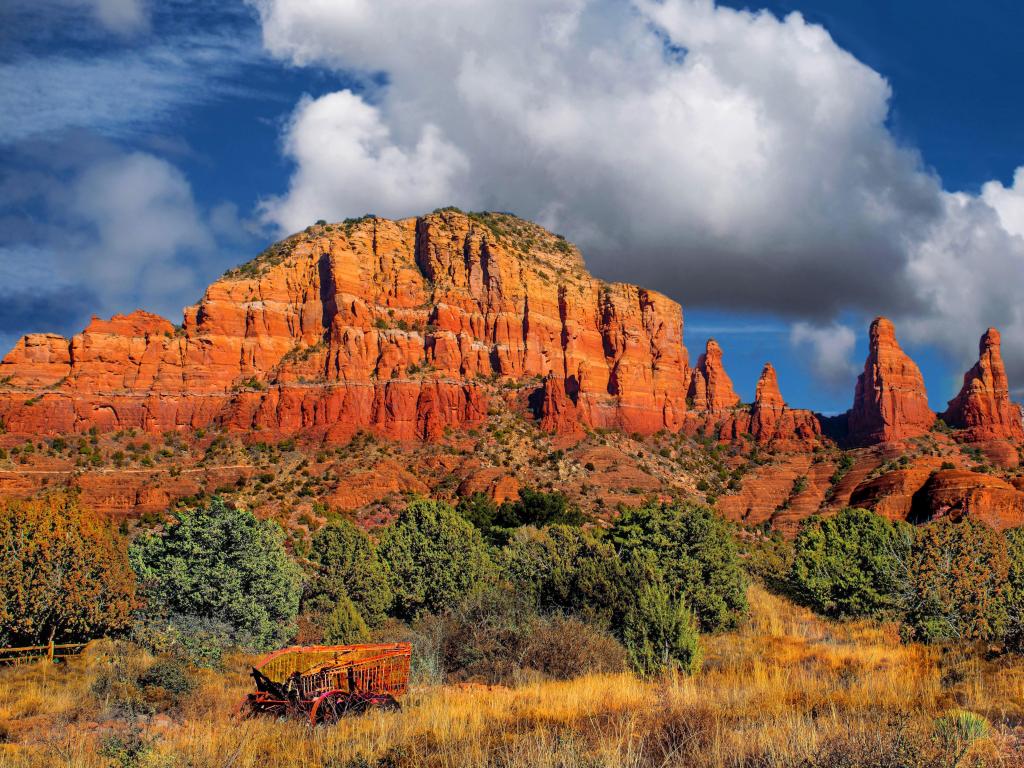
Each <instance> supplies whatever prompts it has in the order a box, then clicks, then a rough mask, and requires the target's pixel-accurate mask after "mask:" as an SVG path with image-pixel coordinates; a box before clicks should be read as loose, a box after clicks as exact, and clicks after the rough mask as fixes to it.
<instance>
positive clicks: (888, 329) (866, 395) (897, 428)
mask: <svg viewBox="0 0 1024 768" xmlns="http://www.w3.org/2000/svg"><path fill="white" fill-rule="evenodd" d="M870 333H871V342H870V349H869V352H868V358H867V360H866V362H865V363H864V372H863V373H862V374H861V375H860V376H859V377H858V378H857V389H856V392H855V394H854V399H853V408H852V409H851V410H850V412H849V440H850V442H851V443H853V444H855V445H870V444H873V443H880V442H889V441H893V440H904V439H906V438H909V437H916V436H917V435H922V434H925V433H927V432H928V430H929V429H931V426H932V424H933V423H934V422H935V414H934V413H932V411H931V409H930V408H929V407H928V395H927V393H926V391H925V387H924V379H923V378H922V376H921V371H920V370H919V369H918V367H917V365H916V364H915V363H914V361H913V360H911V359H910V357H908V356H907V354H906V353H905V352H904V351H903V350H902V349H900V345H899V343H898V342H897V341H896V329H895V328H894V327H893V324H892V322H891V321H890V320H888V319H886V318H884V317H879V318H876V319H875V321H874V322H873V323H871V331H870Z"/></svg>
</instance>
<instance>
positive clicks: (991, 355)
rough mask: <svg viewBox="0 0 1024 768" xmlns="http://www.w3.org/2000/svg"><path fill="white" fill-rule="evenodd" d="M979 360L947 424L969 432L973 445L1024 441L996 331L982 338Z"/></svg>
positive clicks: (954, 402) (952, 404)
mask: <svg viewBox="0 0 1024 768" xmlns="http://www.w3.org/2000/svg"><path fill="white" fill-rule="evenodd" d="M978 358H979V359H978V362H977V364H976V365H975V366H974V367H973V368H971V370H969V371H968V372H967V373H965V374H964V385H963V388H962V389H961V390H960V393H959V394H958V395H957V396H956V397H955V398H953V399H952V400H950V401H949V408H948V410H947V411H946V412H945V413H943V414H942V418H943V420H945V422H946V423H947V424H949V425H950V426H952V427H957V428H960V429H964V430H966V437H967V439H968V440H972V441H981V440H992V439H998V438H1015V439H1020V438H1024V425H1022V424H1021V414H1020V408H1019V407H1017V406H1016V405H1014V404H1013V403H1011V402H1010V384H1009V381H1008V380H1007V378H1006V367H1005V366H1004V365H1003V356H1002V353H1001V352H1000V337H999V331H997V330H996V329H995V328H989V329H988V330H987V331H986V332H985V334H984V335H983V336H982V337H981V342H980V344H979V354H978Z"/></svg>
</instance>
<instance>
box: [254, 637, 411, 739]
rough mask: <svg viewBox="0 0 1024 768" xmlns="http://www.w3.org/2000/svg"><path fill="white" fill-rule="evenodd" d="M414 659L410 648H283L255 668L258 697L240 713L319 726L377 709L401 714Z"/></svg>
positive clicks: (394, 645)
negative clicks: (304, 720)
mask: <svg viewBox="0 0 1024 768" xmlns="http://www.w3.org/2000/svg"><path fill="white" fill-rule="evenodd" d="M411 658H412V645H411V644H410V643H390V644H385V643H380V644H372V645H311V646H292V647H290V648H283V649H282V650H280V651H275V652H274V653H271V654H270V655H268V656H265V657H263V658H262V659H260V660H259V661H258V662H257V663H256V665H255V666H254V667H253V668H252V673H251V674H252V678H253V680H254V681H255V683H256V692H255V693H250V694H249V695H248V696H246V698H245V701H243V702H242V705H241V707H240V708H239V709H240V713H241V714H242V715H244V716H253V715H271V716H273V717H289V716H291V717H307V718H308V719H309V722H310V723H312V724H313V725H316V724H318V723H333V722H337V720H338V718H339V717H341V716H343V715H345V714H350V713H358V712H365V711H366V710H368V709H370V708H372V707H382V708H385V709H398V708H399V706H400V705H399V702H398V697H399V696H401V695H402V694H404V693H405V692H406V690H407V689H408V687H409V662H410V660H411Z"/></svg>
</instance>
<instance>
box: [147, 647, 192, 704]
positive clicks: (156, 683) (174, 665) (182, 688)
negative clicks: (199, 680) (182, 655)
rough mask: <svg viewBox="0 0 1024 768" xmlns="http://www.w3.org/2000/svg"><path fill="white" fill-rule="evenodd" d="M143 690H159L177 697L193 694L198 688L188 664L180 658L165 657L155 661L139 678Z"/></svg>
mask: <svg viewBox="0 0 1024 768" xmlns="http://www.w3.org/2000/svg"><path fill="white" fill-rule="evenodd" d="M138 684H139V685H140V686H141V687H142V688H159V689H161V690H164V691H167V692H168V693H170V694H173V695H175V696H184V695H185V694H187V693H191V692H192V690H193V689H194V688H195V687H196V681H195V678H194V677H193V676H192V673H191V671H190V670H189V668H188V664H187V663H186V662H185V661H184V660H182V659H179V658H174V657H170V656H164V657H160V658H158V659H157V660H156V661H154V662H153V663H152V664H151V665H150V666H149V668H147V669H146V670H145V671H144V672H142V674H140V675H139V676H138Z"/></svg>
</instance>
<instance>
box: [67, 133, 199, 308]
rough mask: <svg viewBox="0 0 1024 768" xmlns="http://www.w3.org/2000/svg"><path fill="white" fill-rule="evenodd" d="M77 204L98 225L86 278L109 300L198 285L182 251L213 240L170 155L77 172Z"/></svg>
mask: <svg viewBox="0 0 1024 768" xmlns="http://www.w3.org/2000/svg"><path fill="white" fill-rule="evenodd" d="M69 210H70V213H71V214H72V215H73V216H74V217H75V218H76V219H77V220H78V221H79V223H80V224H81V225H82V226H84V227H86V228H87V229H88V230H89V233H90V234H89V240H90V241H91V244H90V245H89V246H88V247H87V248H86V251H85V254H84V256H85V258H84V259H81V261H80V262H79V263H80V264H81V266H82V267H85V269H87V270H88V272H87V273H85V272H84V271H83V273H82V274H81V275H80V279H81V280H82V281H83V282H87V283H88V284H91V285H93V287H94V290H95V291H96V293H97V294H98V295H99V296H100V297H101V299H102V300H104V303H105V304H111V303H116V302H119V301H123V300H124V299H125V298H127V297H136V296H137V297H140V300H142V301H143V303H144V304H151V303H153V302H157V301H159V300H160V298H161V297H166V296H177V295H181V294H182V292H183V291H186V290H196V289H197V284H196V276H195V274H194V273H193V272H192V271H191V270H189V269H187V268H185V267H184V265H183V264H182V263H181V261H180V259H179V258H178V257H179V256H180V254H181V253H182V252H186V251H193V252H195V251H200V252H202V251H209V250H210V249H211V248H212V246H213V241H212V239H211V236H210V233H209V231H208V230H207V228H206V224H205V223H204V222H203V220H202V219H201V217H200V215H199V212H198V210H197V209H196V205H195V202H194V200H193V198H192V189H191V187H190V186H189V183H188V181H187V180H186V179H185V177H184V176H183V175H182V173H181V172H180V171H179V170H178V169H177V168H175V167H173V166H172V165H170V164H169V163H167V162H165V161H163V160H161V159H159V158H157V157H154V156H153V155H149V154H145V153H142V152H135V153H131V154H127V155H123V156H120V157H115V158H112V159H110V160H105V161H102V162H100V163H97V164H96V165H93V166H91V167H89V168H87V169H86V170H84V171H83V172H82V174H81V175H80V176H79V177H78V178H77V179H76V181H75V183H74V186H73V188H72V192H71V198H70V209H69ZM161 303H162V302H161Z"/></svg>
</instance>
